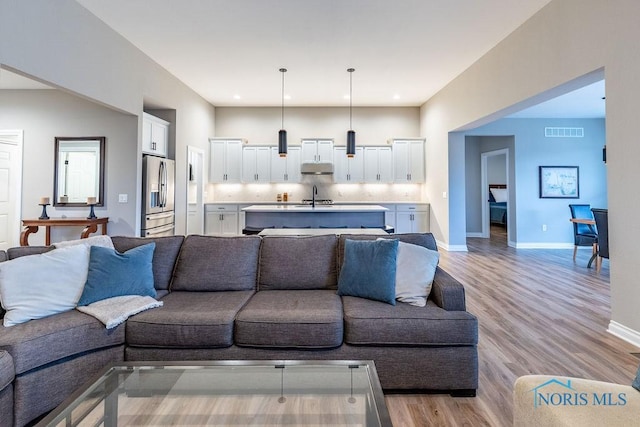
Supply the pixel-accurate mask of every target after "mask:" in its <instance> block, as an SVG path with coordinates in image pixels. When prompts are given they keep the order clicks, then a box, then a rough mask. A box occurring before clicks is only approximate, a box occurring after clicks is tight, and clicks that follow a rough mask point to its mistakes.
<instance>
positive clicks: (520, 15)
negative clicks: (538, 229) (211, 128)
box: [0, 0, 605, 118]
mask: <svg viewBox="0 0 640 427" xmlns="http://www.w3.org/2000/svg"><path fill="white" fill-rule="evenodd" d="M76 1H78V3H80V4H82V5H83V6H85V7H86V8H88V9H89V10H90V11H91V12H92V13H94V14H95V15H96V16H98V17H99V18H100V19H102V20H103V21H104V22H106V23H107V24H108V25H109V26H111V27H112V28H113V29H114V30H116V31H118V32H119V33H121V34H122V35H123V36H124V37H125V38H127V39H128V40H129V41H130V42H131V43H133V44H134V45H136V46H137V47H138V48H139V49H141V50H142V51H143V52H145V53H146V54H147V55H149V56H150V57H151V58H153V59H154V60H155V61H156V62H158V63H159V64H160V65H162V66H163V67H164V68H166V69H167V70H168V71H169V72H171V73H172V74H173V75H175V76H176V77H177V78H179V79H180V80H182V81H183V82H184V83H185V84H187V85H188V86H189V87H191V88H192V89H193V90H194V91H196V92H198V93H199V94H200V95H202V96H203V97H204V98H205V99H207V100H208V101H209V102H211V103H212V104H213V105H215V106H280V103H281V101H282V99H281V95H282V87H281V83H282V80H281V79H282V74H281V73H280V72H279V71H278V70H279V68H282V67H286V68H288V70H289V71H288V72H287V73H286V74H285V93H286V95H287V99H286V100H285V105H287V106H347V105H348V104H349V99H348V98H349V97H348V94H349V74H348V73H347V71H346V69H347V68H348V67H353V68H356V71H355V72H354V73H353V105H354V106H419V105H422V104H423V103H424V102H425V101H427V100H428V99H429V98H430V97H431V96H433V95H434V94H435V93H436V92H437V91H439V90H440V89H442V88H443V87H444V86H445V85H446V84H447V83H449V82H450V81H451V80H452V79H454V78H455V77H456V76H457V75H459V74H460V73H461V72H463V71H464V70H465V69H466V68H467V67H468V66H470V65H471V64H472V63H473V62H475V61H476V60H477V59H478V58H480V57H481V56H482V55H483V54H484V53H486V52H487V51H488V50H490V49H491V48H492V47H493V46H495V45H496V44H497V43H498V42H499V41H500V40H501V39H503V38H504V37H506V36H507V35H508V34H509V33H510V32H512V31H513V30H514V29H516V28H517V27H518V26H519V25H521V24H522V23H523V22H524V21H526V20H527V19H528V18H529V17H531V15H533V14H534V13H535V12H536V11H538V10H539V9H540V8H541V7H543V6H544V5H545V4H546V3H548V2H549V1H550V0H527V1H524V2H515V1H513V0H482V1H468V0H429V1H425V0H395V1H393V2H390V1H387V0H366V1H365V0H304V1H301V0H278V1H273V0H272V1H267V0H235V1H224V0H181V1H175V0H154V2H153V3H152V4H153V7H150V3H149V2H148V0H110V1H108V2H105V1H102V0H76ZM364 5H366V7H364ZM44 88H50V87H49V86H46V85H44V84H42V83H39V82H35V81H33V80H30V79H29V78H26V77H22V76H20V75H18V74H14V73H11V72H9V71H7V70H0V89H44ZM604 96H605V86H604V80H602V81H599V82H596V83H593V84H589V85H587V86H584V87H582V88H580V89H577V90H574V91H571V92H569V93H567V94H564V95H562V96H559V97H557V98H554V99H551V100H550V101H547V102H543V103H541V104H538V105H535V106H533V107H530V108H527V109H524V110H522V111H520V112H517V113H515V114H511V115H509V116H507V117H512V118H551V117H553V118H603V117H605V102H604V100H603V99H602V98H603V97H604Z"/></svg>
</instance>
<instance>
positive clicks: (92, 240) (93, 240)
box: [53, 235, 115, 249]
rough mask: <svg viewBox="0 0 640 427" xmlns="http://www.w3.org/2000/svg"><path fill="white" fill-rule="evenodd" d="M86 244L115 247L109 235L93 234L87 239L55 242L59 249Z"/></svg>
mask: <svg viewBox="0 0 640 427" xmlns="http://www.w3.org/2000/svg"><path fill="white" fill-rule="evenodd" d="M76 245H85V246H102V247H103V248H109V249H115V248H114V247H113V241H112V240H111V237H109V236H102V235H100V236H91V237H87V238H86V239H77V240H65V241H64V242H58V243H54V244H53V246H55V247H56V248H57V249H59V248H68V247H69V246H76Z"/></svg>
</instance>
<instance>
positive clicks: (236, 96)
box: [233, 95, 241, 99]
mask: <svg viewBox="0 0 640 427" xmlns="http://www.w3.org/2000/svg"><path fill="white" fill-rule="evenodd" d="M240 98H241V96H240V95H233V99H240Z"/></svg>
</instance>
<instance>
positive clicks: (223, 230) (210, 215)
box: [205, 205, 240, 236]
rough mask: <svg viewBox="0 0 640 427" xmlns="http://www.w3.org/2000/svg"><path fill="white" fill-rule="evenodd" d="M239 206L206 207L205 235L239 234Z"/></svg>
mask: <svg viewBox="0 0 640 427" xmlns="http://www.w3.org/2000/svg"><path fill="white" fill-rule="evenodd" d="M238 216H239V214H238V205H206V207H205V234H206V235H208V236H235V235H237V234H240V233H239V232H238V224H239V223H238Z"/></svg>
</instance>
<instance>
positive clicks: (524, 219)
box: [465, 119, 607, 247]
mask: <svg viewBox="0 0 640 427" xmlns="http://www.w3.org/2000/svg"><path fill="white" fill-rule="evenodd" d="M546 126H551V127H555V126H558V127H582V128H584V138H545V137H544V128H545V127H546ZM467 133H469V134H471V135H473V136H474V138H473V139H469V137H468V141H467V148H469V145H470V144H471V141H478V142H479V143H480V148H479V149H478V150H477V151H478V152H479V153H480V154H481V153H485V152H488V151H493V150H497V149H501V148H510V158H511V159H513V161H512V163H511V167H510V170H514V171H515V175H513V174H512V178H515V180H514V179H512V180H511V182H512V183H513V184H512V185H511V188H510V189H509V190H510V191H509V200H510V202H511V201H513V203H512V206H511V208H512V209H511V217H510V220H511V221H509V226H510V227H509V231H510V232H511V233H512V234H513V232H514V231H515V233H516V234H515V235H510V240H511V242H512V243H515V244H516V245H517V246H518V247H572V246H573V243H572V242H573V228H572V227H571V224H570V223H569V221H568V219H569V216H570V215H569V208H568V205H569V203H587V204H590V205H591V206H593V207H603V208H606V207H607V175H606V174H607V167H606V165H605V164H604V163H603V162H602V147H603V146H604V144H605V122H604V119H503V120H498V121H496V122H494V123H491V124H488V125H485V126H482V127H479V128H477V129H474V130H471V131H468V132H467ZM482 135H487V136H482ZM499 135H510V137H508V138H505V137H501V136H499ZM511 136H512V137H511ZM514 139H515V146H514V144H513V142H511V143H509V141H510V140H511V141H513V140H514ZM479 161H480V159H479V157H477V158H475V159H470V158H469V156H467V165H466V174H467V175H469V174H470V168H471V169H474V170H475V166H474V165H473V163H478V162H479ZM469 162H471V164H470V163H469ZM539 166H578V167H579V168H580V169H579V172H580V183H579V184H580V198H579V199H540V197H539V179H538V175H539V174H538V167H539ZM479 179H480V176H479V174H478V175H477V176H472V177H469V176H467V188H466V189H465V191H466V193H467V206H466V210H467V226H469V221H470V217H477V216H480V215H481V209H482V206H481V205H479V204H473V203H471V204H470V203H469V202H470V197H471V198H473V199H474V200H475V199H478V200H479V197H477V196H470V195H469V194H470V193H479V192H480V190H481V189H480V188H479V186H478V185H469V183H470V182H471V183H473V182H474V181H475V180H477V181H475V182H479ZM513 208H515V209H513ZM514 215H515V218H513V216H514ZM513 224H515V225H516V228H515V229H514V228H513V227H511V226H512V225H513ZM543 224H545V225H547V231H546V232H543V231H542V225H543ZM473 225H477V224H475V223H474V224H473ZM480 230H481V224H480V229H478V228H475V229H469V228H467V232H473V231H480Z"/></svg>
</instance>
